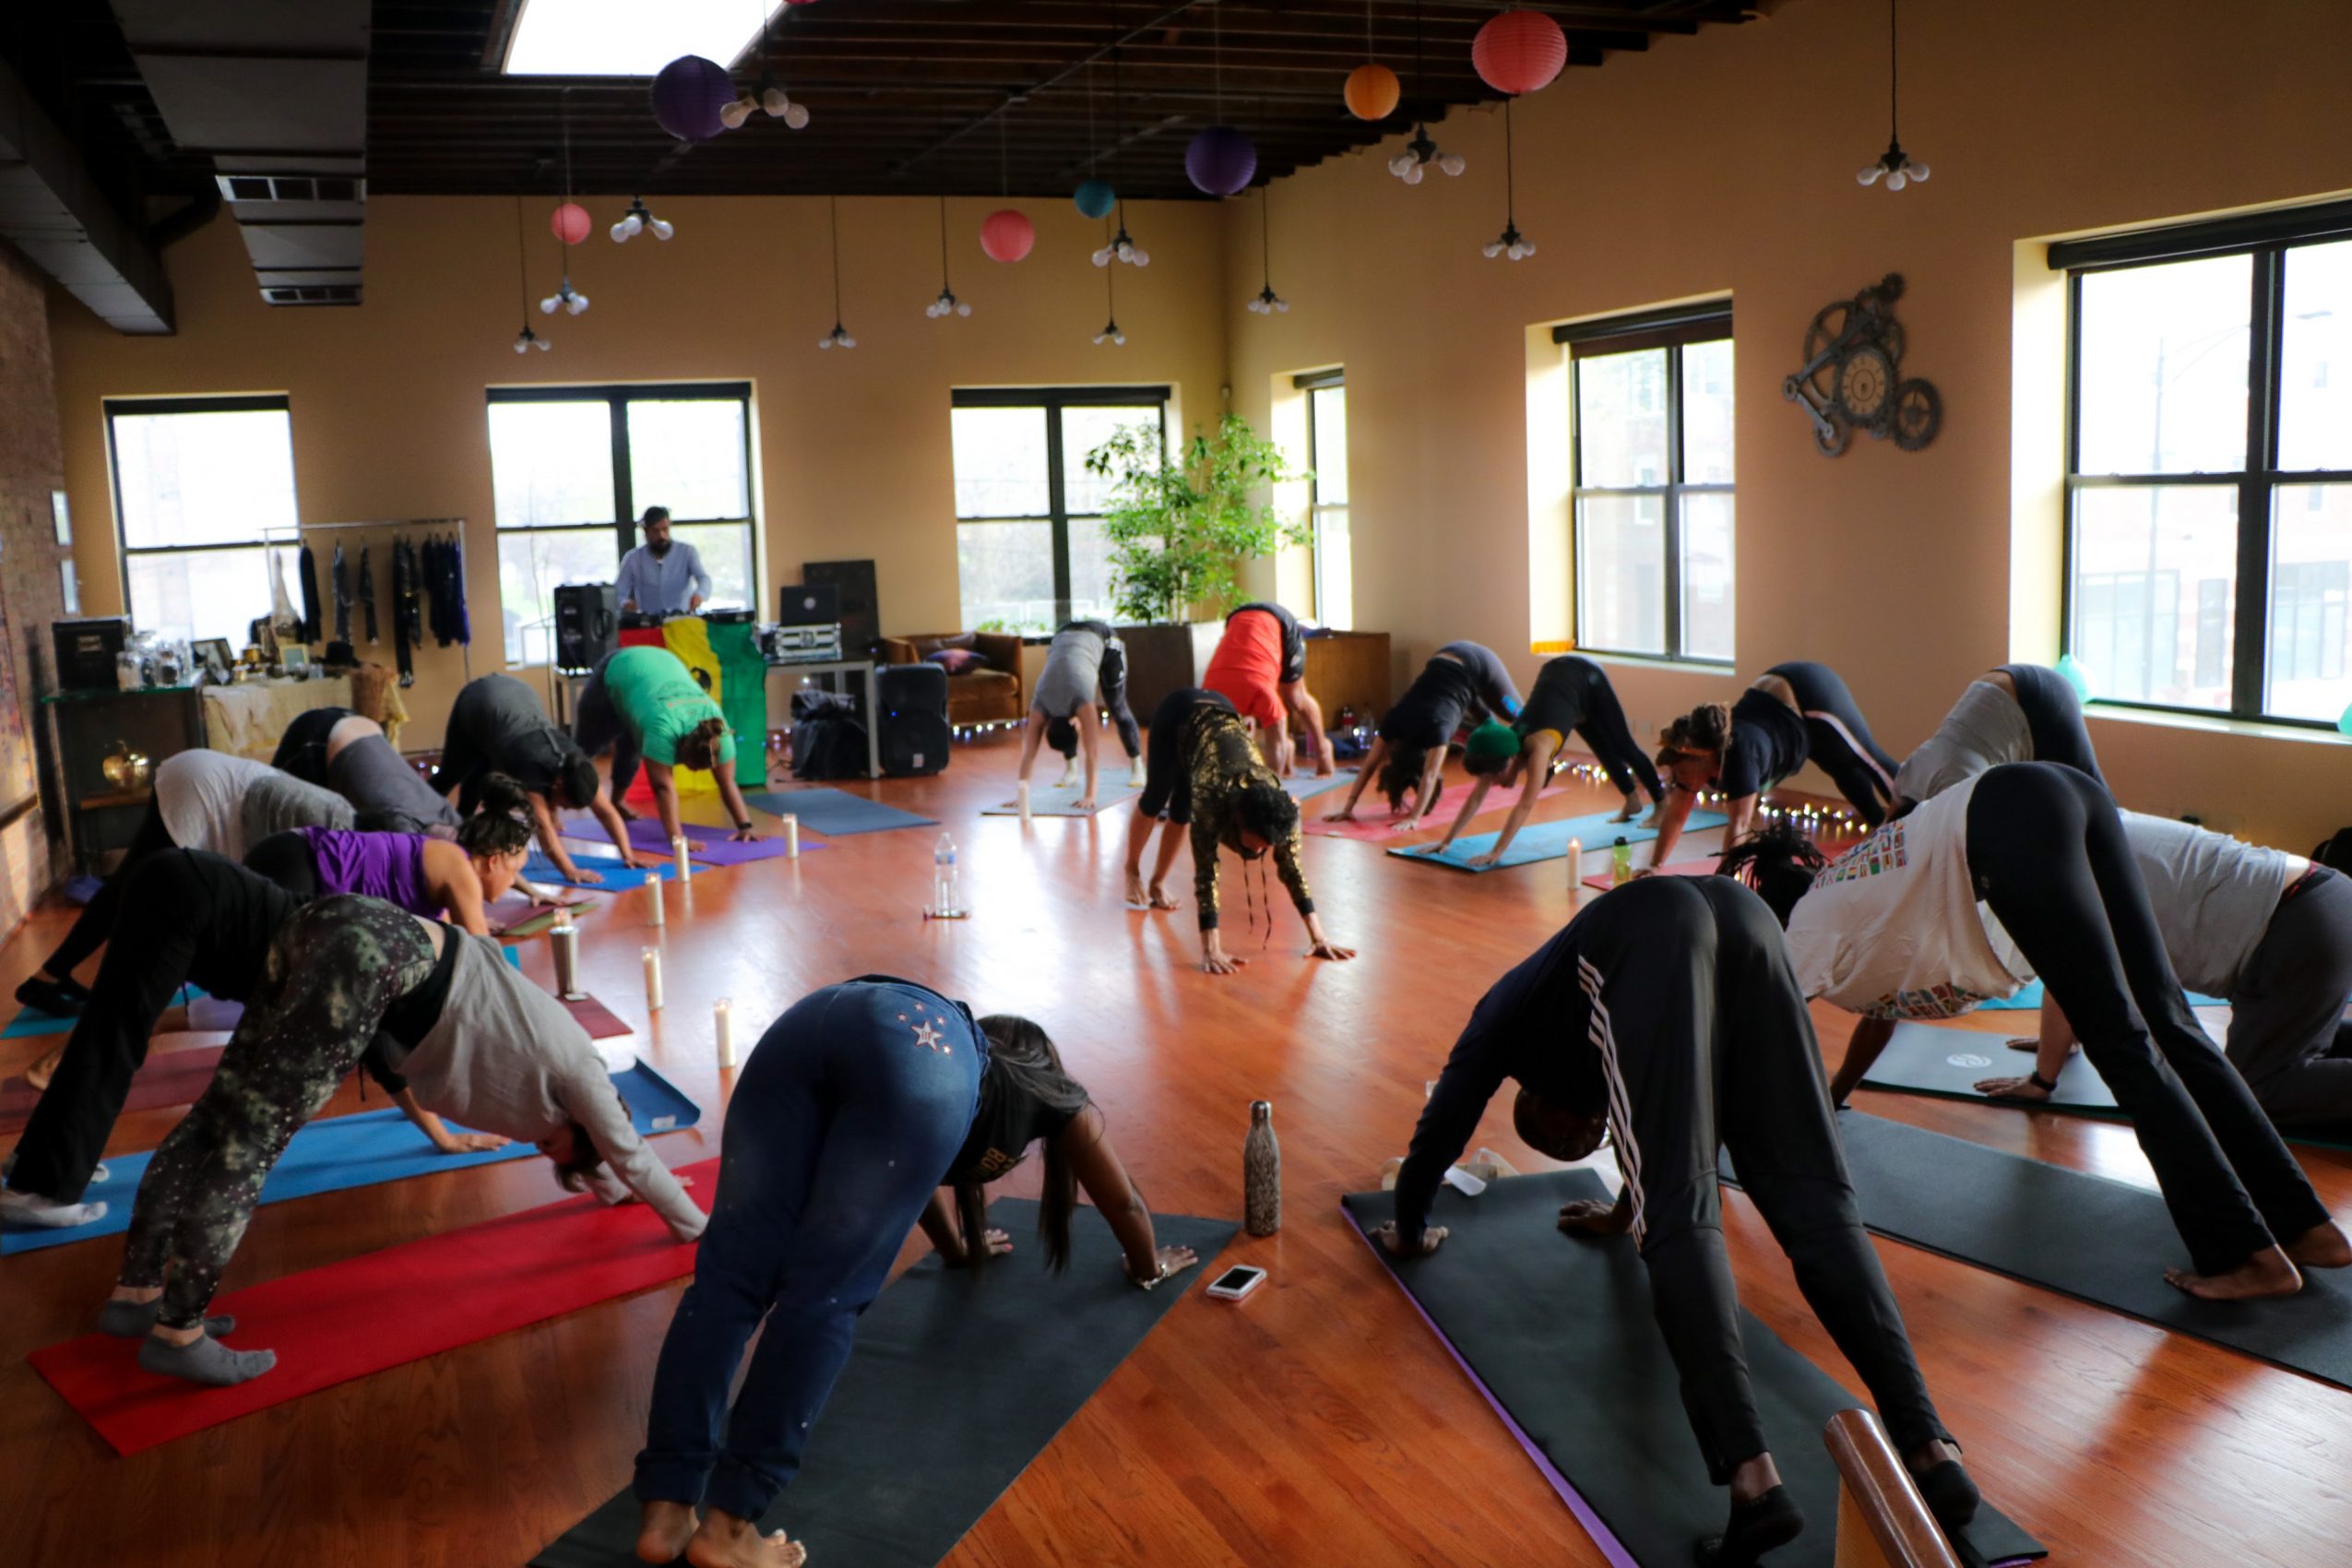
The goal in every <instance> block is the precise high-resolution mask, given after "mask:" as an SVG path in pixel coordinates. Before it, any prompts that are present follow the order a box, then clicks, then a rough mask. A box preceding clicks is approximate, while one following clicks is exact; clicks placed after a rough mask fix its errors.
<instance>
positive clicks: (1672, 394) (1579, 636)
mask: <svg viewBox="0 0 2352 1568" xmlns="http://www.w3.org/2000/svg"><path fill="white" fill-rule="evenodd" d="M1731 327H1732V316H1731V303H1730V302H1729V301H1728V300H1716V301H1706V302H1702V303H1696V304H1690V305H1675V306H1669V307H1667V308H1665V309H1662V310H1654V311H1642V312H1638V313H1636V314H1633V315H1619V316H1610V317H1606V318H1603V319H1601V320H1598V321H1581V322H1574V323H1570V324H1568V325H1566V326H1562V327H1553V328H1552V329H1551V340H1552V341H1553V342H1555V343H1557V344H1560V345H1561V346H1562V348H1563V349H1564V350H1566V353H1567V357H1568V418H1569V432H1570V434H1569V452H1568V462H1569V469H1568V475H1569V483H1568V529H1569V543H1570V546H1571V549H1570V555H1569V558H1570V561H1571V566H1570V575H1571V580H1570V583H1569V592H1570V595H1571V602H1572V603H1573V604H1574V611H1575V624H1576V646H1577V647H1578V648H1579V649H1580V650H1582V651H1586V652H1590V653H1598V654H1604V655H1608V656H1610V657H1613V658H1619V659H1657V660H1663V661H1666V662H1670V663H1675V664H1696V665H1705V666H1706V667H1708V668H1710V669H1716V670H1728V669H1731V668H1733V667H1734V666H1735V665H1736V664H1737V662H1738V660H1737V658H1736V656H1735V657H1734V658H1729V659H1721V658H1716V657H1714V656H1712V655H1709V654H1702V653H1693V652H1691V651H1690V650H1689V649H1688V648H1687V647H1685V645H1684V641H1683V638H1684V632H1685V628H1684V626H1683V624H1682V599H1683V592H1682V590H1683V573H1682V554H1683V546H1684V542H1685V541H1684V535H1683V520H1682V501H1683V498H1684V497H1685V496H1688V495H1730V496H1734V497H1735V498H1736V497H1737V495H1738V494H1739V488H1740V486H1739V481H1738V480H1737V479H1736V478H1734V479H1733V480H1732V481H1730V482H1729V483H1693V482H1689V481H1685V480H1684V479H1683V478H1682V473H1683V446H1682V350H1685V349H1687V348H1689V347H1691V346H1692V345H1693V344H1698V343H1713V342H1718V341H1733V336H1732V330H1731ZM1647 349H1663V350H1666V389H1665V393H1664V397H1665V401H1666V475H1667V478H1666V481H1665V482H1664V483H1662V484H1655V485H1587V484H1586V483H1585V482H1584V477H1585V431H1584V422H1583V419H1582V417H1581V411H1582V409H1583V402H1582V394H1583V389H1584V386H1583V383H1584V373H1583V371H1582V369H1581V368H1580V364H1579V362H1580V361H1583V360H1586V359H1598V358H1600V357H1602V356H1604V355H1610V354H1624V353H1637V352H1640V351H1642V350H1647ZM1734 351H1735V352H1736V351H1737V344H1736V342H1734ZM1733 397H1734V405H1733V407H1734V415H1735V418H1736V416H1737V407H1738V405H1737V397H1738V393H1737V390H1736V389H1735V390H1734V393H1733ZM1644 495H1656V496H1657V497H1659V498H1660V500H1661V502H1662V503H1663V508H1664V510H1663V514H1662V521H1663V523H1664V526H1665V529H1666V540H1665V552H1666V566H1665V571H1664V573H1663V574H1662V576H1661V582H1660V591H1661V592H1662V593H1663V594H1664V595H1665V599H1666V604H1665V618H1664V625H1665V633H1666V635H1665V644H1666V646H1665V648H1664V649H1663V650H1662V651H1657V652H1652V651H1647V650H1640V649H1633V648H1611V647H1600V646H1598V644H1593V643H1589V642H1587V641H1586V640H1585V636H1584V634H1585V628H1586V624H1587V617H1586V613H1585V560H1586V551H1585V522H1584V505H1583V503H1584V500H1585V498H1586V496H1644ZM1735 508H1736V501H1735ZM1734 517H1735V521H1734V523H1733V525H1732V528H1733V532H1732V541H1733V551H1734V561H1735V564H1734V566H1733V570H1732V578H1731V583H1732V607H1733V624H1734V625H1735V627H1736V625H1737V624H1738V607H1739V582H1740V578H1739V570H1738V566H1737V564H1736V561H1737V551H1738V541H1739V532H1738V528H1739V525H1738V523H1737V521H1736V517H1737V512H1736V509H1735V512H1734Z"/></svg>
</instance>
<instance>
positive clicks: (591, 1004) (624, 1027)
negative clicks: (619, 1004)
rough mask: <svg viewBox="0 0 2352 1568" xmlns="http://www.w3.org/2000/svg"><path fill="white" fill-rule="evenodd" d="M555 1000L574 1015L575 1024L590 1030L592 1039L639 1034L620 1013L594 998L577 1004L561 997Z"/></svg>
mask: <svg viewBox="0 0 2352 1568" xmlns="http://www.w3.org/2000/svg"><path fill="white" fill-rule="evenodd" d="M555 1000H556V1001H557V1002H559V1003H562V1004H563V1006H564V1011H565V1012H567V1013H569V1014H571V1015H572V1021H573V1022H574V1023H576V1024H577V1025H579V1026H580V1028H584V1029H586V1030H588V1039H612V1038H613V1037H615V1036H616V1035H629V1034H635V1033H636V1032H637V1031H636V1029H635V1028H631V1027H630V1026H629V1025H628V1024H627V1023H625V1022H624V1021H623V1020H622V1017H621V1016H620V1015H619V1014H618V1013H615V1012H614V1011H612V1008H610V1007H607V1006H606V1005H605V1004H603V1003H601V1002H599V1001H598V1000H597V999H596V998H595V997H593V996H583V997H581V998H580V999H579V1000H578V1001H577V1002H572V1001H568V1000H566V999H565V998H564V997H561V996H559V997H557V998H556V999H555Z"/></svg>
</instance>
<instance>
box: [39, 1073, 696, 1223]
mask: <svg viewBox="0 0 2352 1568" xmlns="http://www.w3.org/2000/svg"><path fill="white" fill-rule="evenodd" d="M612 1087H614V1088H616V1089H618V1090H619V1091H620V1092H621V1097H622V1098H623V1099H625V1100H627V1101H628V1102H629V1112H630V1115H631V1116H632V1117H633V1118H634V1119H635V1120H636V1124H637V1131H638V1132H639V1133H640V1134H655V1133H671V1132H675V1131H677V1130H678V1129H679V1128H681V1127H691V1126H693V1125H694V1124H695V1122H696V1121H698V1120H700V1119H701V1116H702V1109H701V1108H700V1107H699V1106H697V1105H695V1102H694V1101H693V1100H691V1099H687V1098H686V1097H685V1096H684V1095H683V1094H681V1093H679V1092H678V1090H677V1089H676V1088H674V1087H671V1083H670V1081H669V1080H668V1079H667V1078H664V1077H662V1076H661V1075H659V1073H656V1072H655V1071H654V1070H653V1069H652V1068H650V1067H647V1066H643V1065H639V1066H636V1067H633V1068H631V1069H630V1070H629V1071H627V1072H625V1073H618V1074H615V1075H613V1078H612ZM452 1126H453V1127H454V1126H455V1123H452ZM457 1130H458V1131H461V1132H462V1131H465V1130H466V1129H463V1128H458V1129H457ZM538 1157H539V1150H538V1149H536V1148H534V1147H533V1146H530V1145H529V1144H526V1143H513V1144H508V1145H507V1146H505V1148H499V1149H486V1150H484V1151H482V1152H481V1153H479V1154H442V1153H440V1152H439V1151H437V1150H435V1149H434V1146H432V1145H431V1144H429V1143H427V1142H425V1137H424V1134H422V1133H420V1132H418V1131H417V1130H416V1128H415V1127H413V1126H411V1125H410V1123H409V1119H408V1118H407V1117H406V1116H403V1115H402V1114H401V1113H400V1112H399V1111H398V1110H397V1109H388V1110H384V1111H359V1112H357V1113H355V1114H353V1115H350V1116H330V1117H326V1118H322V1119H320V1120H317V1121H314V1122H312V1123H310V1124H309V1125H308V1126H306V1127H304V1128H303V1129H302V1130H301V1131H300V1132H298V1133H296V1134H294V1136H293V1138H292V1140H291V1142H290V1143H288V1144H287V1146H286V1152H285V1153H284V1154H283V1155H281V1156H279V1160H278V1163H277V1164H276V1165H275V1166H274V1167H272V1168H271V1170H270V1172H269V1180H268V1181H267V1182H266V1183H264V1184H263V1186H262V1189H261V1201H262V1202H263V1203H265V1204H274V1203H284V1202H286V1201H288V1200H289V1199H292V1198H306V1197H309V1196H310V1195H311V1194H314V1193H339V1192H341V1191H343V1190H344V1189H345V1188H347V1187H372V1186H374V1185H375V1184H376V1183H377V1182H398V1181H401V1180H404V1179H406V1178H408V1177H410V1176H429V1175H432V1174H433V1173H434V1172H435V1171H441V1170H465V1169H467V1168H468V1167H469V1166H475V1165H489V1164H493V1163H494V1162H496V1161H498V1160H502V1159H522V1158H538ZM151 1158H154V1156H153V1153H152V1151H149V1152H148V1153H143V1154H128V1155H115V1156H111V1157H109V1158H108V1159H107V1161H106V1170H107V1179H106V1180H105V1181H104V1182H91V1183H90V1184H89V1192H88V1193H86V1194H84V1195H83V1200H82V1201H83V1202H85V1203H101V1202H102V1203H104V1204H105V1205H106V1213H105V1215H104V1217H103V1218H99V1219H94V1220H92V1221H91V1222H90V1223H89V1224H88V1225H76V1226H72V1227H69V1228H67V1229H62V1230H52V1229H21V1230H18V1229H6V1230H0V1256H6V1255H7V1254H8V1253H29V1252H32V1251H35V1250H36V1249H39V1248H42V1247H62V1246H64V1245H65V1244H66V1243H67V1242H69V1241H89V1239H90V1238H91V1237H93V1236H119V1235H121V1234H122V1233H123V1232H124V1231H125V1230H128V1229H130V1228H131V1201H132V1199H134V1198H136V1197H137V1195H138V1190H139V1182H140V1180H141V1179H142V1178H144V1177H145V1176H146V1175H147V1163H148V1160H149V1159H151Z"/></svg>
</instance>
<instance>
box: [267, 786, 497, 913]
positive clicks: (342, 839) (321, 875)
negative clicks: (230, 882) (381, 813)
mask: <svg viewBox="0 0 2352 1568" xmlns="http://www.w3.org/2000/svg"><path fill="white" fill-rule="evenodd" d="M523 811H524V798H523V789H522V786H521V785H519V784H517V783H516V782H515V781H514V780H513V779H511V778H502V777H500V776H498V775H496V774H493V775H492V776H491V778H490V781H489V783H488V785H487V786H486V787H485V788H484V789H483V790H482V791H481V810H480V811H477V812H475V813H474V814H472V815H471V816H469V817H468V818H466V820H465V821H464V822H462V823H460V824H458V826H457V837H456V838H454V839H448V838H434V837H426V836H424V835H422V834H417V833H349V832H345V831H343V830H341V829H339V828H333V827H301V828H296V829H295V830H294V831H293V832H291V833H273V834H271V835H270V836H269V837H267V838H265V839H263V840H262V841H261V842H260V843H258V844H256V845H255V846H254V847H253V849H252V850H251V851H250V852H248V853H247V854H246V856H245V867H246V869H247V870H249V871H254V872H258V873H260V874H262V875H263V876H266V877H267V878H269V880H270V881H272V882H274V883H276V884H277V885H279V886H280V887H282V888H284V889H286V891H287V892H289V893H291V894H292V895H293V896H294V897H296V898H298V899H300V900H301V901H302V902H303V903H305V904H307V903H309V902H310V901H311V900H312V899H314V898H319V897H326V896H327V895H329V894H335V893H358V894H363V895H365V896H366V897H370V898H381V899H383V900H384V901H385V902H386V903H387V904H393V905H397V906H398V907H399V908H400V909H406V910H408V911H409V913H410V914H412V915H422V916H424V917H425V918H426V919H428V920H441V919H447V920H448V921H451V922H452V923H453V924H455V925H457V926H458V927H459V928H461V929H462V930H464V931H467V932H471V933H472V934H473V935H475V936H488V935H489V934H490V933H491V932H490V921H489V917H488V916H487V915H486V914H485V913H484V911H485V910H486V909H488V908H489V906H491V905H493V904H495V903H496V902H498V900H499V899H501V898H504V897H505V896H506V895H507V893H508V892H509V891H510V890H512V889H513V888H514V887H515V886H516V885H517V883H519V882H520V881H521V878H522V872H523V862H524V861H526V860H528V859H529V856H530V847H531V827H530V823H529V819H528V818H526V817H525V816H524V815H523Z"/></svg>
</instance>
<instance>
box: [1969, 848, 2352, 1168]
mask: <svg viewBox="0 0 2352 1568" xmlns="http://www.w3.org/2000/svg"><path fill="white" fill-rule="evenodd" d="M2122 816H2123V836H2124V837H2125V838H2126V839H2127V840H2128V841H2129V842H2130V844H2131V846H2132V859H2133V860H2134V861H2138V862H2139V865H2140V875H2141V877H2142V879H2143V880H2144V881H2145V882H2146V883H2147V885H2148V901H2149V902H2150V903H2151V904H2152V905H2154V906H2155V909H2156V927H2157V929H2158V930H2159V931H2161V932H2163V933H2164V946H2165V951H2166V953H2167V954H2168V955H2169V956H2170V957H2171V959H2172V967H2173V968H2175V969H2177V970H2178V971H2180V982H2181V983H2182V984H2183V985H2185V986H2187V987H2188V988H2189V989H2190V990H2192V991H2195V992H2202V993H2203V994H2204V995H2206V996H2218V997H2221V998H2223V999H2224V1000H2226V1001H2227V1003H2228V1004H2229V1039H2228V1043H2227V1047H2226V1048H2225V1049H2226V1051H2227V1055H2228V1057H2229V1062H2230V1065H2232V1066H2234V1067H2236V1068H2237V1069H2238V1072H2239V1076H2241V1077H2243V1078H2244V1079H2245V1080H2246V1087H2248V1088H2251V1089H2252V1090H2253V1091H2254V1101H2255V1103H2256V1104H2258V1105H2260V1106H2261V1107H2262V1108H2263V1111H2265V1112H2267V1113H2268V1114H2269V1116H2270V1119H2271V1122H2272V1123H2273V1124H2274V1125H2275V1126H2276V1127H2278V1128H2279V1129H2280V1130H2281V1131H2282V1132H2289V1133H2292V1132H2299V1131H2308V1132H2320V1131H2334V1132H2341V1131H2343V1130H2345V1129H2346V1128H2347V1127H2352V1028H2346V1026H2345V1023H2344V1003H2345V999H2346V997H2352V879H2347V878H2346V877H2343V876H2340V875H2338V874H2337V873H2334V872H2332V871H2330V870H2328V869H2327V867H2325V866H2321V865H2313V864H2312V863H2311V862H2310V861H2307V860H2305V859H2304V858H2303V857H2302V856H2300V855H2289V854H2286V853H2284V852H2282V851H2280V850H2277V849H2263V848H2262V847H2261V846H2259V845H2254V844H2242V843H2240V842H2239V841H2238V840H2237V839H2235V838H2231V837H2227V835H2225V834H2220V833H2208V832H2206V831H2205V830H2204V828H2202V827H2199V826H2196V825H2195V824H2193V823H2187V822H2173V821H2170V820H2169V819H2168V818H2165V817H2159V816H2142V815H2141V814H2139V813H2137V812H2125V813H2123V814H2122ZM2010 1044H2011V1046H2012V1047H2013V1048H2015V1049H2017V1050H2021V1051H2034V1052H2035V1053H2036V1059H2035V1063H2034V1076H2035V1077H2037V1078H2039V1079H2040V1080H2041V1081H2042V1083H2045V1084H2054V1083H2056V1082H2057V1081H2058V1075H2059V1074H2060V1072H2061V1070H2062V1069H2063V1068H2064V1067H2065V1065H2066V1060H2067V1057H2068V1056H2069V1055H2070V1054H2071V1053H2072V1051H2073V1049H2074V1030H2073V1026H2072V1025H2070V1024H2069V1023H2068V1022H2067V1021H2066V1015H2065V1014H2064V1013H2063V1012H2062V1011H2061V1010H2060V1008H2059V1006H2058V1004H2057V1003H2055V1002H2053V1001H2050V1000H2049V999H2047V998H2045V999H2044V1001H2043V1003H2042V1022H2041V1034H2040V1036H2039V1037H2038V1038H2037V1039H2021V1040H2012V1041H2010ZM1977 1087H1978V1088H1980V1089H1982V1090H1983V1091H1984V1092H1986V1093H1987V1094H1993V1095H1999V1096H2001V1097H2002V1098H2003V1099H2026V1100H2032V1099H2048V1098H2049V1091H2048V1090H2046V1089H2043V1088H2041V1087H2039V1085H2037V1084H2035V1083H2034V1082H2033V1081H2032V1079H2030V1078H1989V1079H1987V1080H1986V1081H1985V1082H1983V1083H1981V1084H1978V1086H1977Z"/></svg>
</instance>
